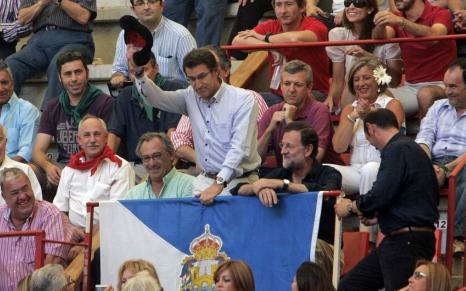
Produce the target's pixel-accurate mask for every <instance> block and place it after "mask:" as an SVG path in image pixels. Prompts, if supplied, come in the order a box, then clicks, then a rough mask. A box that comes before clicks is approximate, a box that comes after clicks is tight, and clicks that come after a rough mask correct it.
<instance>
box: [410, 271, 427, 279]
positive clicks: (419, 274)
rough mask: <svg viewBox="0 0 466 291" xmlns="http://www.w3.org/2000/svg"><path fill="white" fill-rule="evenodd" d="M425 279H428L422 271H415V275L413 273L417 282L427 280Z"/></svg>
mask: <svg viewBox="0 0 466 291" xmlns="http://www.w3.org/2000/svg"><path fill="white" fill-rule="evenodd" d="M425 277H427V274H426V273H423V272H420V271H414V273H413V278H414V279H416V280H419V279H422V278H425Z"/></svg>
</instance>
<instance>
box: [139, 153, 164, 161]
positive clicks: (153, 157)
mask: <svg viewBox="0 0 466 291" xmlns="http://www.w3.org/2000/svg"><path fill="white" fill-rule="evenodd" d="M150 160H153V161H156V162H160V161H161V160H162V153H155V154H152V155H149V156H142V157H141V161H142V162H143V163H148V162H149V161H150Z"/></svg>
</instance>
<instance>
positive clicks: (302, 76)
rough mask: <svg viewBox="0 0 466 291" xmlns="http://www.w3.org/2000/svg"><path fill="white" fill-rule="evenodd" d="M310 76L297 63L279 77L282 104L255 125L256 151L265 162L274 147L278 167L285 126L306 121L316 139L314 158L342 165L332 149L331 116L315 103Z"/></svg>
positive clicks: (272, 107) (288, 66)
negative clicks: (314, 132)
mask: <svg viewBox="0 0 466 291" xmlns="http://www.w3.org/2000/svg"><path fill="white" fill-rule="evenodd" d="M312 84H313V76H312V69H311V67H310V66H309V65H308V64H306V63H304V62H303V61H300V60H294V61H291V62H288V63H287V64H285V66H284V68H283V72H282V76H281V91H282V93H283V99H284V102H280V103H278V104H275V105H273V106H271V107H270V108H269V109H268V110H267V111H266V112H265V113H264V115H263V116H262V118H261V120H260V121H259V124H258V128H259V129H258V131H259V135H258V136H259V141H258V145H257V150H258V152H259V154H260V155H261V157H262V160H264V159H265V157H266V156H267V153H268V151H269V148H270V147H273V150H274V152H275V157H276V159H277V164H279V165H281V163H282V156H281V149H280V142H281V140H282V137H283V132H284V128H285V125H286V124H287V123H289V122H291V121H294V120H300V121H306V122H307V123H308V124H309V125H310V126H311V127H312V128H314V130H315V131H316V132H317V135H318V136H319V146H318V148H317V156H316V159H317V161H319V162H325V163H336V164H341V160H340V157H339V156H338V154H337V153H336V152H335V151H334V150H333V146H332V137H333V127H332V122H331V120H330V113H329V111H328V108H327V106H325V104H323V103H321V102H318V101H316V100H314V96H313V95H312Z"/></svg>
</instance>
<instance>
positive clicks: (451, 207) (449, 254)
mask: <svg viewBox="0 0 466 291" xmlns="http://www.w3.org/2000/svg"><path fill="white" fill-rule="evenodd" d="M457 39H466V34H454V35H439V36H429V37H415V38H390V39H377V40H374V39H365V40H343V41H319V42H294V43H273V44H272V43H267V44H256V45H225V46H222V49H223V50H225V51H227V53H229V52H230V51H233V50H248V51H255V50H272V49H280V48H301V47H319V46H346V45H361V44H385V43H404V42H431V41H444V40H457ZM465 162H466V160H463V161H462V165H464V164H465ZM458 172H459V170H458V171H456V174H458ZM453 173H455V171H453ZM453 173H452V174H453ZM448 183H449V188H450V187H452V185H456V175H453V177H452V178H451V179H450V180H449V182H448ZM455 206H456V193H455V195H449V196H448V214H447V217H448V218H447V223H448V226H447V242H446V254H445V265H446V267H447V268H448V270H449V271H450V272H451V271H452V265H453V236H454V233H453V230H454V223H455ZM465 222H466V217H465ZM465 235H466V227H465ZM465 256H466V250H465ZM463 284H465V285H466V260H464V275H463Z"/></svg>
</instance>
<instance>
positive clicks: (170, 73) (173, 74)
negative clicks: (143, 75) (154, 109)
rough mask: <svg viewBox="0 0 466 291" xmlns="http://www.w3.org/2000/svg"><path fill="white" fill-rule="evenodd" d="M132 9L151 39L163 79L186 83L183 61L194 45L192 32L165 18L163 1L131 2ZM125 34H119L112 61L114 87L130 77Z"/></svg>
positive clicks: (132, 0) (141, 0)
mask: <svg viewBox="0 0 466 291" xmlns="http://www.w3.org/2000/svg"><path fill="white" fill-rule="evenodd" d="M130 1H131V10H132V11H133V12H134V14H135V15H136V17H137V18H138V20H139V22H140V23H141V24H142V25H144V26H145V27H146V28H147V29H148V30H149V31H150V32H151V33H152V37H153V39H154V43H153V45H152V52H153V53H154V55H155V56H156V60H157V61H156V62H157V64H159V67H160V73H161V74H162V76H164V78H171V79H178V80H183V81H184V80H186V77H185V75H184V73H183V58H184V56H185V55H186V54H187V53H189V52H190V51H191V50H192V49H194V48H196V42H195V41H194V38H193V37H192V35H191V33H190V32H189V31H188V30H187V29H186V28H185V27H183V26H182V25H180V24H178V23H176V22H174V21H172V20H170V19H167V18H165V17H164V16H163V15H162V12H163V9H164V6H165V1H163V0H130ZM126 51H127V49H126V44H125V40H124V31H121V32H120V34H119V35H118V39H117V44H116V50H115V58H114V60H113V67H112V77H111V79H110V82H111V83H112V84H113V85H114V86H117V87H118V86H121V85H122V84H123V82H124V81H125V80H126V79H127V78H128V77H129V72H128V59H127V56H126Z"/></svg>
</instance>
